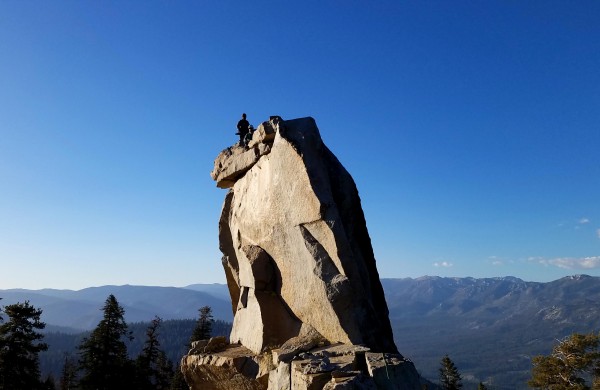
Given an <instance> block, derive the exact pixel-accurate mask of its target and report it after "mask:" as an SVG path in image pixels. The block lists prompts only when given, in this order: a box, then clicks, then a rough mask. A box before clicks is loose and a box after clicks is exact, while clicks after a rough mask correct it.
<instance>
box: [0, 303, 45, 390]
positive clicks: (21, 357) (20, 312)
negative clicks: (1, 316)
mask: <svg viewBox="0 0 600 390" xmlns="http://www.w3.org/2000/svg"><path fill="white" fill-rule="evenodd" d="M4 313H5V314H6V316H7V317H8V320H7V321H6V322H5V323H3V324H2V325H0V390H15V389H40V388H42V383H41V382H40V368H39V352H40V351H45V350H46V349H48V346H47V345H46V344H45V343H42V342H40V340H42V339H43V337H44V336H43V335H42V334H41V333H38V332H37V330H41V329H44V327H45V326H46V324H44V323H43V322H41V321H40V316H41V314H42V310H41V309H36V308H35V307H33V306H31V305H30V304H29V301H25V303H15V304H13V305H8V306H6V307H5V308H4Z"/></svg>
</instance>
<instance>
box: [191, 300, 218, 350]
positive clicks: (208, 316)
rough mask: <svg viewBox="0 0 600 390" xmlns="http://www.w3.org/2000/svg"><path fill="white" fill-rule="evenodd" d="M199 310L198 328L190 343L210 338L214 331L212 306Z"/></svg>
mask: <svg viewBox="0 0 600 390" xmlns="http://www.w3.org/2000/svg"><path fill="white" fill-rule="evenodd" d="M198 311H199V312H200V319H198V322H197V323H196V328H195V329H194V332H193V333H192V337H191V338H190V344H191V343H192V342H194V341H198V340H207V339H209V338H210V335H211V333H212V326H213V322H215V320H213V316H212V309H211V308H210V306H204V307H201V308H200V309H199V310H198Z"/></svg>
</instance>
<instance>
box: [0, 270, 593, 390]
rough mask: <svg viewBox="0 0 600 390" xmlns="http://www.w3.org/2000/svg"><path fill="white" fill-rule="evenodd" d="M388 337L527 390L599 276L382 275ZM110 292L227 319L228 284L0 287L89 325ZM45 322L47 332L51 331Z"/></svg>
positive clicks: (418, 355) (589, 313) (8, 295)
mask: <svg viewBox="0 0 600 390" xmlns="http://www.w3.org/2000/svg"><path fill="white" fill-rule="evenodd" d="M382 285H383V288H384V290H385V294H386V299H387V303H388V306H389V310H390V320H391V323H392V326H393V329H394V337H395V340H396V343H397V344H398V347H399V349H400V350H401V351H402V353H403V354H404V355H406V356H407V357H409V358H411V359H412V360H413V361H414V362H415V365H416V366H417V369H419V371H420V372H421V374H422V375H423V376H425V377H427V378H430V379H435V378H437V371H436V370H437V367H438V366H439V361H440V360H441V357H442V356H443V355H444V354H446V353H447V354H449V355H450V356H451V358H452V359H453V360H454V361H455V363H456V364H457V366H458V368H459V370H460V371H461V373H462V374H463V376H464V377H465V378H466V379H469V378H475V379H477V380H483V381H486V380H490V379H491V383H493V384H494V386H495V388H507V389H508V388H513V389H514V388H526V386H525V385H524V383H525V381H526V380H527V378H528V377H529V373H530V367H531V366H530V358H531V356H532V355H535V354H547V353H548V352H549V351H550V349H551V348H552V345H553V344H554V343H555V341H556V340H557V339H560V338H562V337H564V336H566V335H568V334H570V333H573V332H580V333H586V332H591V331H598V330H599V329H600V278H599V277H591V276H587V275H575V276H570V277H565V278H562V279H559V280H556V281H553V282H549V283H538V282H525V281H523V280H521V279H518V278H514V277H499V278H486V279H474V278H442V277H435V276H432V277H429V276H426V277H421V278H417V279H411V278H406V279H382ZM111 293H112V294H114V295H115V296H116V297H117V299H118V300H119V302H120V303H121V304H122V305H123V307H124V309H125V319H126V321H127V322H129V323H132V322H139V321H149V320H151V319H152V318H153V317H154V316H155V315H159V316H161V317H162V318H163V319H165V320H166V319H182V318H197V315H198V309H199V308H200V307H201V306H204V305H209V306H211V307H212V308H213V311H214V313H215V318H217V319H223V320H226V321H231V319H232V314H231V303H230V301H229V298H228V294H229V293H228V290H227V286H226V285H224V284H223V285H221V284H209V285H207V284H196V285H191V286H187V287H184V288H175V287H148V286H103V287H93V288H87V289H83V290H79V291H70V290H51V289H45V290H35V291H32V290H0V297H2V298H3V299H2V301H0V304H2V305H7V304H11V303H14V302H17V301H21V302H22V301H24V300H29V301H30V302H31V303H32V304H33V305H34V306H36V307H40V308H42V309H43V310H44V313H43V316H42V319H43V321H45V322H46V323H47V324H48V325H56V326H61V327H68V328H74V329H77V330H83V329H91V328H93V327H95V326H96V325H97V323H98V321H99V320H100V317H101V315H102V312H101V310H100V308H101V307H102V304H103V302H104V300H105V299H106V297H107V296H108V295H109V294H111ZM53 329H55V328H53V327H52V326H49V330H53Z"/></svg>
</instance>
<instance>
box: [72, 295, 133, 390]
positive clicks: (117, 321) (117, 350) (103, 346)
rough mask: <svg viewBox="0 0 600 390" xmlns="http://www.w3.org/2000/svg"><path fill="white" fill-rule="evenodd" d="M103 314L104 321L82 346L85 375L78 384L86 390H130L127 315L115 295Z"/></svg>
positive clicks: (82, 366)
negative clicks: (125, 317) (126, 342)
mask: <svg viewBox="0 0 600 390" xmlns="http://www.w3.org/2000/svg"><path fill="white" fill-rule="evenodd" d="M102 310H103V312H104V316H103V318H102V320H101V321H100V323H99V324H98V326H96V328H95V329H94V330H93V331H92V333H91V334H90V336H89V337H87V338H85V339H84V340H83V341H82V343H81V345H80V346H79V351H80V352H79V353H80V359H79V368H80V370H82V371H83V376H82V378H81V381H80V383H79V384H80V387H81V388H82V389H83V390H87V389H93V390H112V389H119V388H128V384H129V383H130V381H131V379H130V378H132V377H134V375H133V372H134V369H133V367H132V366H133V364H132V363H131V361H130V360H129V359H128V357H127V346H126V344H125V342H124V339H127V338H129V339H131V335H130V333H129V332H128V331H127V324H126V323H125V320H124V318H123V317H124V314H125V311H124V310H123V308H122V307H121V306H120V305H119V303H118V302H117V299H116V298H115V296H114V295H112V294H111V295H109V297H108V298H107V299H106V302H105V304H104V307H103V308H102Z"/></svg>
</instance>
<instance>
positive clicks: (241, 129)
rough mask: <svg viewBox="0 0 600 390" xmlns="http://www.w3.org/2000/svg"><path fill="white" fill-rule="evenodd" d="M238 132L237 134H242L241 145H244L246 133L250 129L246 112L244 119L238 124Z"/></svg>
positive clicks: (243, 115)
mask: <svg viewBox="0 0 600 390" xmlns="http://www.w3.org/2000/svg"><path fill="white" fill-rule="evenodd" d="M237 129H238V132H237V133H236V134H239V135H240V146H244V138H245V137H246V134H248V132H249V131H250V123H248V121H247V120H246V114H242V119H240V121H239V122H238V124H237Z"/></svg>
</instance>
